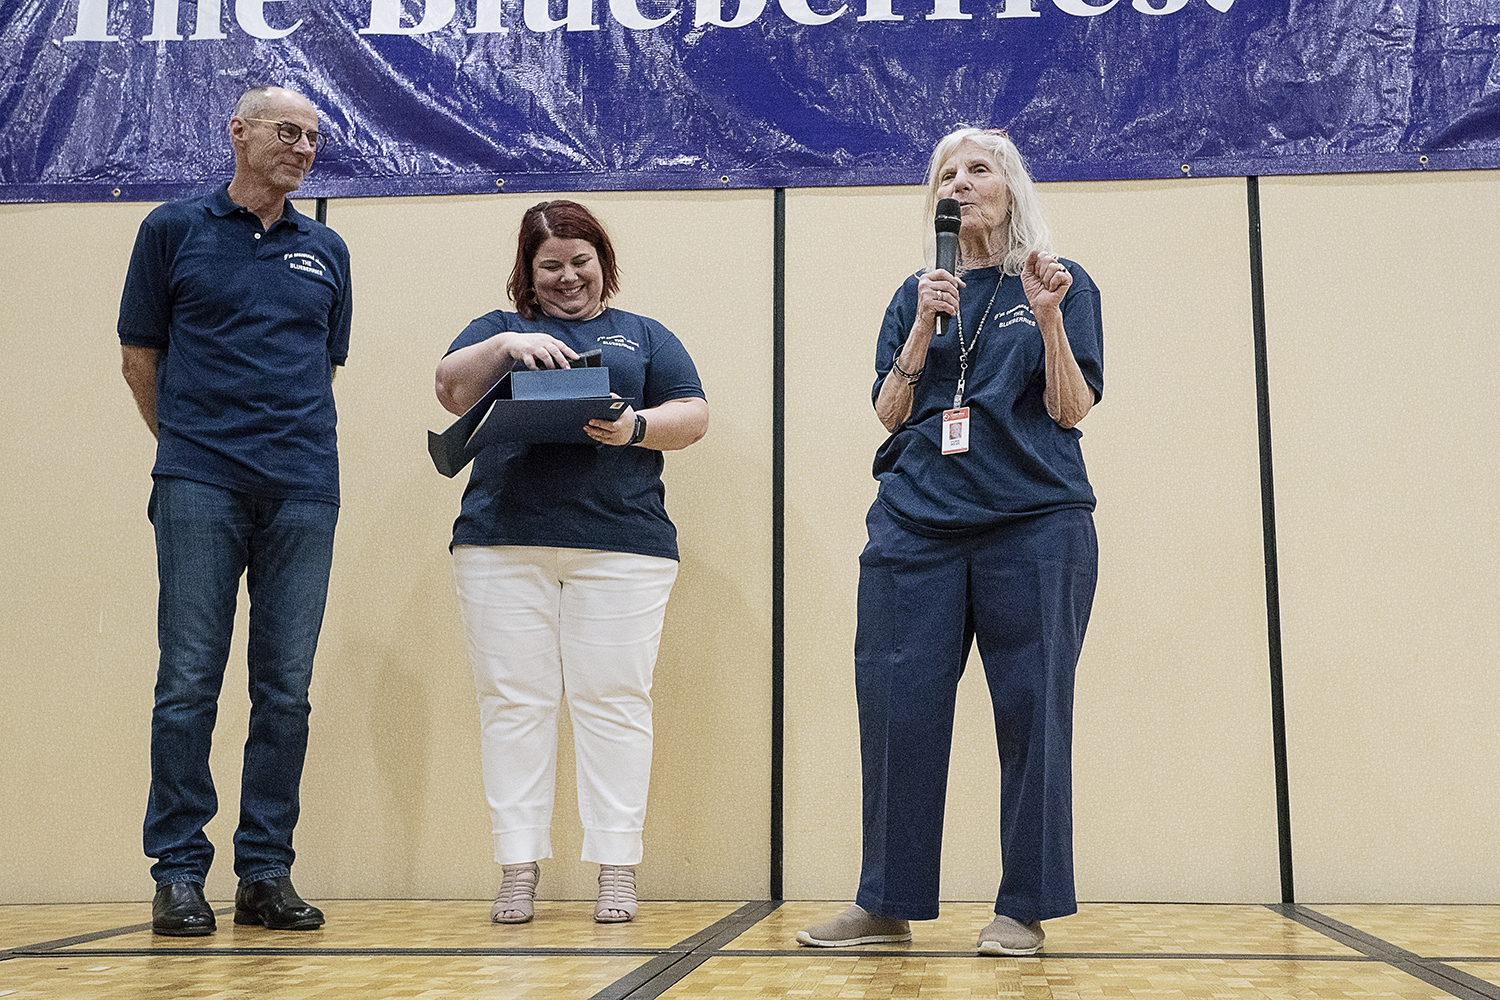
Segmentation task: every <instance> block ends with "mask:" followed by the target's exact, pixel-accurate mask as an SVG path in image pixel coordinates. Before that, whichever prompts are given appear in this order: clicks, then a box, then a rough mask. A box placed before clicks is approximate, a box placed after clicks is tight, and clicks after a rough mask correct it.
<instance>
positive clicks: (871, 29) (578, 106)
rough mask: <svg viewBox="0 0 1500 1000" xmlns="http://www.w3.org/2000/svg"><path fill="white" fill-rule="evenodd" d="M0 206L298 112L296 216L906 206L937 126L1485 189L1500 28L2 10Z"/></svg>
mask: <svg viewBox="0 0 1500 1000" xmlns="http://www.w3.org/2000/svg"><path fill="white" fill-rule="evenodd" d="M0 32H3V36H0V51H3V53H4V64H3V68H0V200H3V201H13V202H14V201H109V200H116V199H119V200H162V199H167V198H174V197H179V196H183V195H186V194H189V193H196V192H199V191H202V190H204V189H205V188H206V187H207V186H209V185H210V184H211V183H213V182H215V181H218V180H222V179H224V178H227V177H228V175H229V173H230V172H231V170H232V160H231V158H230V154H229V145H228V139H227V136H226V131H225V129H226V122H227V120H228V117H229V115H230V112H231V110H232V108H233V106H234V103H235V100H236V98H237V97H238V96H239V94H240V93H241V92H242V91H243V90H244V89H245V88H247V87H249V86H253V85H258V84H264V83H278V84H282V85H284V86H288V87H291V88H292V89H294V90H298V91H300V92H302V93H303V94H306V95H307V96H308V97H309V98H311V99H312V101H313V103H314V104H315V105H317V107H318V109H319V111H320V112H321V114H322V126H321V127H322V129H323V130H324V131H325V132H326V133H328V135H329V136H330V138H331V140H332V141H331V142H330V143H329V146H328V148H327V150H326V151H325V152H324V153H322V154H320V155H319V157H318V163H317V166H316V168H315V169H314V170H313V172H312V174H311V175H310V176H309V179H308V183H307V184H306V185H305V187H304V188H303V191H302V194H303V195H305V196H308V197H323V196H367V195H410V194H454V193H476V192H493V191H570V190H571V191H576V190H602V189H616V190H619V189H704V188H733V187H809V186H826V185H845V184H909V183H916V182H918V181H920V180H921V179H922V175H923V170H924V167H925V163H926V158H927V155H928V152H929V150H930V149H931V148H932V146H933V144H934V142H935V141H936V139H937V138H938V137H940V136H941V135H943V134H944V133H945V132H947V131H949V130H950V129H951V128H952V127H954V126H955V125H956V124H960V123H962V124H975V125H983V126H999V125H1004V126H1008V127H1009V129H1010V131H1011V134H1012V136H1013V137H1014V138H1015V139H1016V141H1017V144H1018V145H1019V146H1020V147H1021V149H1022V151H1023V153H1025V154H1026V156H1027V157H1028V160H1029V161H1030V163H1031V165H1032V167H1033V170H1034V172H1035V174H1036V175H1037V177H1038V179H1041V180H1068V179H1104V178H1147V177H1181V176H1227V175H1245V174H1278V173H1318V172H1339V171H1363V170H1424V169H1459V168H1478V167H1484V168H1488V167H1494V166H1496V165H1500V0H1320V2H1307V0H0Z"/></svg>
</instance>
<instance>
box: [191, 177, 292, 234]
mask: <svg viewBox="0 0 1500 1000" xmlns="http://www.w3.org/2000/svg"><path fill="white" fill-rule="evenodd" d="M206 201H207V204H208V210H209V211H210V212H212V213H213V214H214V215H217V216H218V217H219V218H221V219H223V218H228V217H229V216H231V215H233V214H234V213H235V212H239V211H245V212H246V213H247V214H248V212H249V210H248V209H244V208H243V206H240V205H236V204H235V203H234V202H233V201H232V200H231V199H230V197H229V182H228V181H225V182H224V186H223V187H221V188H219V189H218V190H217V191H214V192H212V193H211V194H209V196H208V198H207V199H206ZM276 221H277V223H278V224H279V223H282V222H285V223H286V224H287V225H289V226H292V227H294V228H296V229H297V231H298V232H303V233H305V232H307V231H308V230H309V229H311V228H312V227H311V226H310V225H309V223H308V221H307V216H305V215H303V214H302V213H301V212H299V211H297V208H296V206H294V205H293V204H292V201H291V199H290V198H284V199H282V202H281V218H279V219H277V220H276Z"/></svg>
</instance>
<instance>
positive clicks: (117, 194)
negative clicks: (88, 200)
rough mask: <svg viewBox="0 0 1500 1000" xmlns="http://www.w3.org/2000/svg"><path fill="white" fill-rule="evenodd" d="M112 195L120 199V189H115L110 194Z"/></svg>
mask: <svg viewBox="0 0 1500 1000" xmlns="http://www.w3.org/2000/svg"><path fill="white" fill-rule="evenodd" d="M110 194H112V195H114V196H115V197H116V198H118V197H120V189H119V188H115V189H114V190H113V191H111V192H110Z"/></svg>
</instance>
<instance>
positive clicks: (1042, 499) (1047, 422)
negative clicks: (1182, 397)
mask: <svg viewBox="0 0 1500 1000" xmlns="http://www.w3.org/2000/svg"><path fill="white" fill-rule="evenodd" d="M1062 263H1063V265H1064V266H1066V267H1067V269H1068V271H1069V272H1070V273H1071V274H1072V275H1073V284H1072V286H1071V287H1070V288H1069V289H1068V292H1067V294H1066V295H1065V296H1064V297H1063V302H1062V314H1063V326H1064V327H1065V328H1066V330H1067V334H1068V344H1069V346H1071V347H1072V349H1073V356H1074V358H1076V359H1077V361H1078V367H1079V368H1080V369H1081V370H1082V372H1083V377H1084V381H1086V382H1087V383H1088V385H1089V388H1090V389H1092V390H1093V392H1094V398H1095V399H1096V400H1098V399H1100V398H1101V397H1102V396H1103V395H1104V331H1103V327H1102V326H1101V324H1100V320H1099V290H1098V288H1096V287H1095V285H1094V282H1093V280H1092V279H1090V278H1089V276H1088V274H1087V272H1085V271H1084V269H1083V268H1082V267H1079V266H1078V265H1077V264H1075V263H1074V262H1072V261H1069V260H1064V261H1063V262H1062ZM917 279H918V275H915V274H914V275H912V276H911V277H909V278H907V279H906V282H905V283H904V284H902V286H901V287H900V288H899V289H898V290H897V291H896V294H895V296H894V297H893V298H892V299H891V304H890V306H889V307H888V308H887V309H886V314H885V320H884V322H883V323H882V325H881V330H880V342H879V344H878V345H877V347H876V350H875V371H876V379H875V385H874V387H873V389H872V390H871V396H872V398H876V397H878V396H879V395H880V386H881V383H882V381H884V379H885V377H886V373H887V372H889V371H890V370H891V362H892V360H893V359H894V358H895V357H896V354H897V352H898V351H899V350H900V349H901V345H902V344H904V343H905V342H906V338H907V335H908V334H909V333H910V331H911V325H912V322H913V321H914V320H915V319H916V312H917ZM963 280H964V289H963V293H962V294H961V296H960V298H959V303H960V304H959V311H960V314H961V315H962V320H963V322H962V335H963V339H964V343H965V344H969V343H971V342H972V344H973V346H972V347H971V348H970V349H969V351H968V372H967V375H966V377H965V388H964V396H963V400H962V401H961V405H962V406H965V407H968V410H969V450H968V451H967V452H963V453H959V454H952V455H944V454H943V453H942V442H943V438H942V435H943V411H945V410H948V409H951V408H952V407H953V395H954V391H955V390H956V389H957V386H958V376H959V369H960V350H959V330H960V324H958V323H952V324H950V327H949V331H948V333H947V334H946V335H945V336H942V337H937V336H934V337H933V338H932V342H931V346H930V347H929V348H928V351H927V361H926V364H925V366H924V369H923V372H922V377H921V379H920V380H919V381H918V382H917V384H916V386H915V387H914V395H913V397H912V411H911V415H910V416H909V417H907V418H906V421H905V422H904V423H902V424H901V425H900V426H899V427H897V428H896V430H895V431H894V432H892V434H891V436H890V437H888V438H887V439H886V440H885V443H884V444H882V445H881V446H880V449H879V451H877V452H876V454H875V466H874V474H875V478H876V479H878V480H879V481H880V497H879V500H877V502H878V503H881V504H883V505H884V506H885V509H886V510H887V511H889V512H890V514H891V515H892V516H893V517H894V518H895V519H896V520H897V521H898V522H900V523H902V524H904V525H905V526H907V527H908V528H909V529H911V530H913V531H916V532H918V533H920V534H926V535H932V536H942V535H947V534H963V533H966V532H970V531H981V530H984V529H986V528H991V527H995V526H997V525H999V524H1001V523H1003V522H1005V521H1008V520H1013V519H1016V518H1023V517H1034V516H1036V515H1038V514H1045V513H1048V512H1049V511H1054V510H1062V509H1066V508H1070V507H1071V508H1082V509H1085V510H1093V509H1094V491H1093V488H1092V487H1091V486H1090V485H1089V480H1088V474H1087V472H1086V471H1085V470H1084V465H1083V451H1082V449H1081V448H1080V447H1079V443H1078V442H1079V439H1080V438H1081V437H1082V433H1081V432H1080V431H1079V430H1078V429H1077V428H1076V427H1075V428H1070V429H1064V428H1063V427H1060V426H1058V424H1057V422H1056V421H1054V420H1053V419H1052V418H1051V417H1050V416H1048V415H1047V409H1046V406H1045V405H1044V404H1043V402H1042V389H1043V386H1044V385H1045V383H1046V371H1045V367H1044V366H1045V352H1044V351H1043V345H1042V334H1041V331H1040V330H1038V329H1037V325H1036V317H1035V316H1033V315H1032V312H1031V307H1030V305H1029V304H1028V302H1027V300H1026V293H1025V292H1024V291H1023V290H1022V288H1021V279H1020V277H1019V276H1018V275H1001V274H1000V272H999V270H998V269H997V268H993V267H986V268H978V269H976V270H973V271H967V272H965V273H964V275H963ZM981 322H983V324H984V327H983V329H982V330H981V329H979V326H980V323H981ZM976 331H978V336H977V337H976V335H975V334H976Z"/></svg>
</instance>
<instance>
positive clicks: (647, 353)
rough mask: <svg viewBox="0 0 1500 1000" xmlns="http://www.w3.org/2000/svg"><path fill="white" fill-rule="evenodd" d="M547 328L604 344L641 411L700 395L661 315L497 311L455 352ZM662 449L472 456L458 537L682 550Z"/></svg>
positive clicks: (501, 446)
mask: <svg viewBox="0 0 1500 1000" xmlns="http://www.w3.org/2000/svg"><path fill="white" fill-rule="evenodd" d="M506 331H515V332H521V333H547V334H550V335H552V336H553V337H556V338H557V339H558V340H560V341H562V342H563V343H565V344H567V345H568V346H569V347H571V348H572V349H573V350H574V351H576V352H578V353H579V354H584V353H587V352H589V351H593V350H598V351H600V352H601V353H602V361H603V364H604V367H605V368H607V369H609V388H610V391H611V392H614V393H617V394H619V395H620V396H623V397H624V398H626V399H629V400H631V401H632V403H633V405H634V407H635V409H637V410H644V409H647V408H650V407H653V406H659V405H661V404H662V403H665V402H666V401H667V400H670V399H681V398H683V397H689V396H692V397H697V398H700V399H701V398H704V397H703V385H702V383H701V382H700V381H699V379H698V370H697V368H695V367H694V365H693V359H692V358H691V357H689V356H688V352H687V348H685V347H683V346H682V342H681V341H679V340H678V339H677V338H676V337H675V336H674V335H673V334H672V332H671V331H670V330H668V329H667V328H666V327H664V326H662V325H661V324H660V323H658V322H657V321H656V320H654V319H648V318H646V317H645V316H637V315H636V314H634V313H629V312H625V311H624V310H622V309H606V310H604V312H602V313H600V314H599V315H598V316H596V317H594V318H593V319H590V320H583V321H573V320H560V319H554V318H553V317H551V316H547V315H545V314H542V315H538V317H537V318H536V319H535V320H528V319H524V318H522V317H521V316H520V315H518V314H516V313H513V312H504V311H502V310H498V309H497V310H495V311H494V312H491V313H486V314H485V315H483V316H481V317H479V318H478V319H476V320H475V321H474V322H472V323H470V324H469V325H468V326H467V327H465V328H464V331H463V333H461V334H459V335H458V339H456V340H454V341H453V344H452V346H450V347H449V348H448V353H449V354H451V353H453V352H454V351H456V350H459V349H460V348H463V347H469V346H470V345H472V344H478V343H480V342H481V341H485V340H488V339H489V338H491V337H493V336H495V335H496V334H498V333H503V332H506ZM663 464H664V463H663V460H662V453H661V452H660V451H657V450H656V449H654V448H641V447H636V446H633V445H631V446H624V447H620V446H616V445H605V444H593V443H590V444H551V443H548V444H530V443H520V442H516V443H498V444H494V445H491V446H489V447H488V448H485V449H484V450H483V451H481V452H480V453H479V454H478V455H476V456H475V457H474V468H473V471H472V472H470V474H469V485H468V488H467V489H465V490H464V499H463V508H462V510H461V511H460V513H459V516H458V520H457V521H455V522H454V524H453V544H454V545H544V546H548V547H552V548H570V549H598V550H602V551H606V552H632V553H635V554H637V555H647V556H662V557H664V558H667V559H676V558H677V529H676V527H674V526H673V524H672V521H671V520H670V519H669V518H668V517H667V509H666V487H665V486H664V485H663V484H662V481H661V471H662V467H663Z"/></svg>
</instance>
